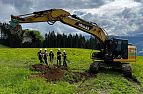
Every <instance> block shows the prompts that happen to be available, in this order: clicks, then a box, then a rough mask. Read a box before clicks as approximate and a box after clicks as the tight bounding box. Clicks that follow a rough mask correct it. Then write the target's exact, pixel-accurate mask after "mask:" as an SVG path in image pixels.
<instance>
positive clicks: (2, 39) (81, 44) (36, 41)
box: [0, 23, 97, 49]
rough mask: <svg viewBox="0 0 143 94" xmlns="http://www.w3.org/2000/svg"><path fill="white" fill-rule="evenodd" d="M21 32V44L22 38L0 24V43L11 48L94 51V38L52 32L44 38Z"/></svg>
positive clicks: (95, 41)
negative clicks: (82, 49)
mask: <svg viewBox="0 0 143 94" xmlns="http://www.w3.org/2000/svg"><path fill="white" fill-rule="evenodd" d="M20 29H21V32H26V33H25V34H26V35H25V36H24V38H25V39H26V40H31V41H25V42H23V38H22V37H20V36H19V35H18V34H13V33H12V32H15V31H11V30H12V29H11V27H10V25H9V24H7V23H0V35H1V36H0V43H1V44H4V45H6V46H9V47H12V48H41V47H44V48H87V49H95V47H96V44H97V39H96V38H95V37H90V38H85V37H84V36H82V35H81V34H80V35H78V34H75V35H72V34H69V35H66V34H64V33H63V34H60V33H55V32H54V31H52V32H49V33H46V34H45V36H44V37H43V36H41V35H40V32H39V31H36V30H29V29H25V30H22V27H21V28H20Z"/></svg>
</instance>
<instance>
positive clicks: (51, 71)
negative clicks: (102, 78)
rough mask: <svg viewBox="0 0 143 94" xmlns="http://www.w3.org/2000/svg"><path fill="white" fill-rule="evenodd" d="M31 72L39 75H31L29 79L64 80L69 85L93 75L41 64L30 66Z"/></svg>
mask: <svg viewBox="0 0 143 94" xmlns="http://www.w3.org/2000/svg"><path fill="white" fill-rule="evenodd" d="M32 70H34V71H39V72H40V73H33V74H31V76H29V79H33V78H46V79H47V80H48V81H56V80H64V81H67V82H69V83H76V82H79V81H82V80H85V79H88V78H90V77H93V76H95V75H93V74H90V73H88V72H72V71H69V70H68V68H67V67H63V66H60V67H59V66H56V65H52V66H47V65H42V64H35V65H32Z"/></svg>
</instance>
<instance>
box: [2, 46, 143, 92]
mask: <svg viewBox="0 0 143 94" xmlns="http://www.w3.org/2000/svg"><path fill="white" fill-rule="evenodd" d="M49 50H50V49H48V52H49ZM61 50H62V51H63V50H66V51H67V54H68V67H69V71H70V73H71V75H75V74H74V72H84V71H86V70H88V67H89V65H90V63H91V62H92V61H91V60H90V53H91V51H92V50H88V49H74V48H72V49H70V48H66V49H61ZM38 51H39V49H34V48H33V49H32V48H31V49H29V48H27V49H26V48H25V49H22V48H21V49H20V48H15V49H14V48H1V49H0V52H1V54H0V94H74V93H78V94H142V92H143V88H142V85H143V75H142V74H143V71H142V69H143V57H140V56H138V57H137V62H136V64H132V68H133V75H134V76H135V77H136V78H137V79H138V80H139V81H140V82H141V85H139V84H137V83H136V82H134V81H130V80H128V79H126V78H125V77H123V75H122V74H121V73H119V72H117V71H112V70H102V71H100V72H99V73H98V74H97V75H96V76H93V77H88V78H86V79H82V80H78V78H77V77H76V78H74V77H75V76H70V75H68V77H66V79H62V80H59V81H53V82H52V81H47V80H46V79H44V78H39V77H34V78H30V77H31V74H34V73H39V72H36V71H31V70H30V67H31V65H33V64H39V61H38V59H37V52H38ZM53 51H54V53H56V51H57V49H53ZM55 59H56V57H55ZM54 64H56V60H55V61H54ZM50 65H51V64H50ZM68 79H70V80H71V81H73V82H72V83H71V82H69V80H68ZM75 79H76V80H77V81H75Z"/></svg>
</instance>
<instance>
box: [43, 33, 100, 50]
mask: <svg viewBox="0 0 143 94" xmlns="http://www.w3.org/2000/svg"><path fill="white" fill-rule="evenodd" d="M96 43H97V41H96V38H94V37H90V38H89V39H86V38H85V37H84V36H82V35H81V34H80V35H78V34H75V35H72V34H69V35H66V34H64V33H63V34H59V33H55V32H54V31H52V32H49V33H48V34H47V33H46V34H45V40H44V42H43V46H44V47H46V48H54V47H56V48H88V49H92V48H93V49H94V48H95V45H96Z"/></svg>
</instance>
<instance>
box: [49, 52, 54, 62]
mask: <svg viewBox="0 0 143 94" xmlns="http://www.w3.org/2000/svg"><path fill="white" fill-rule="evenodd" d="M49 56H50V62H51V63H53V61H54V53H53V50H50V53H49Z"/></svg>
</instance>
